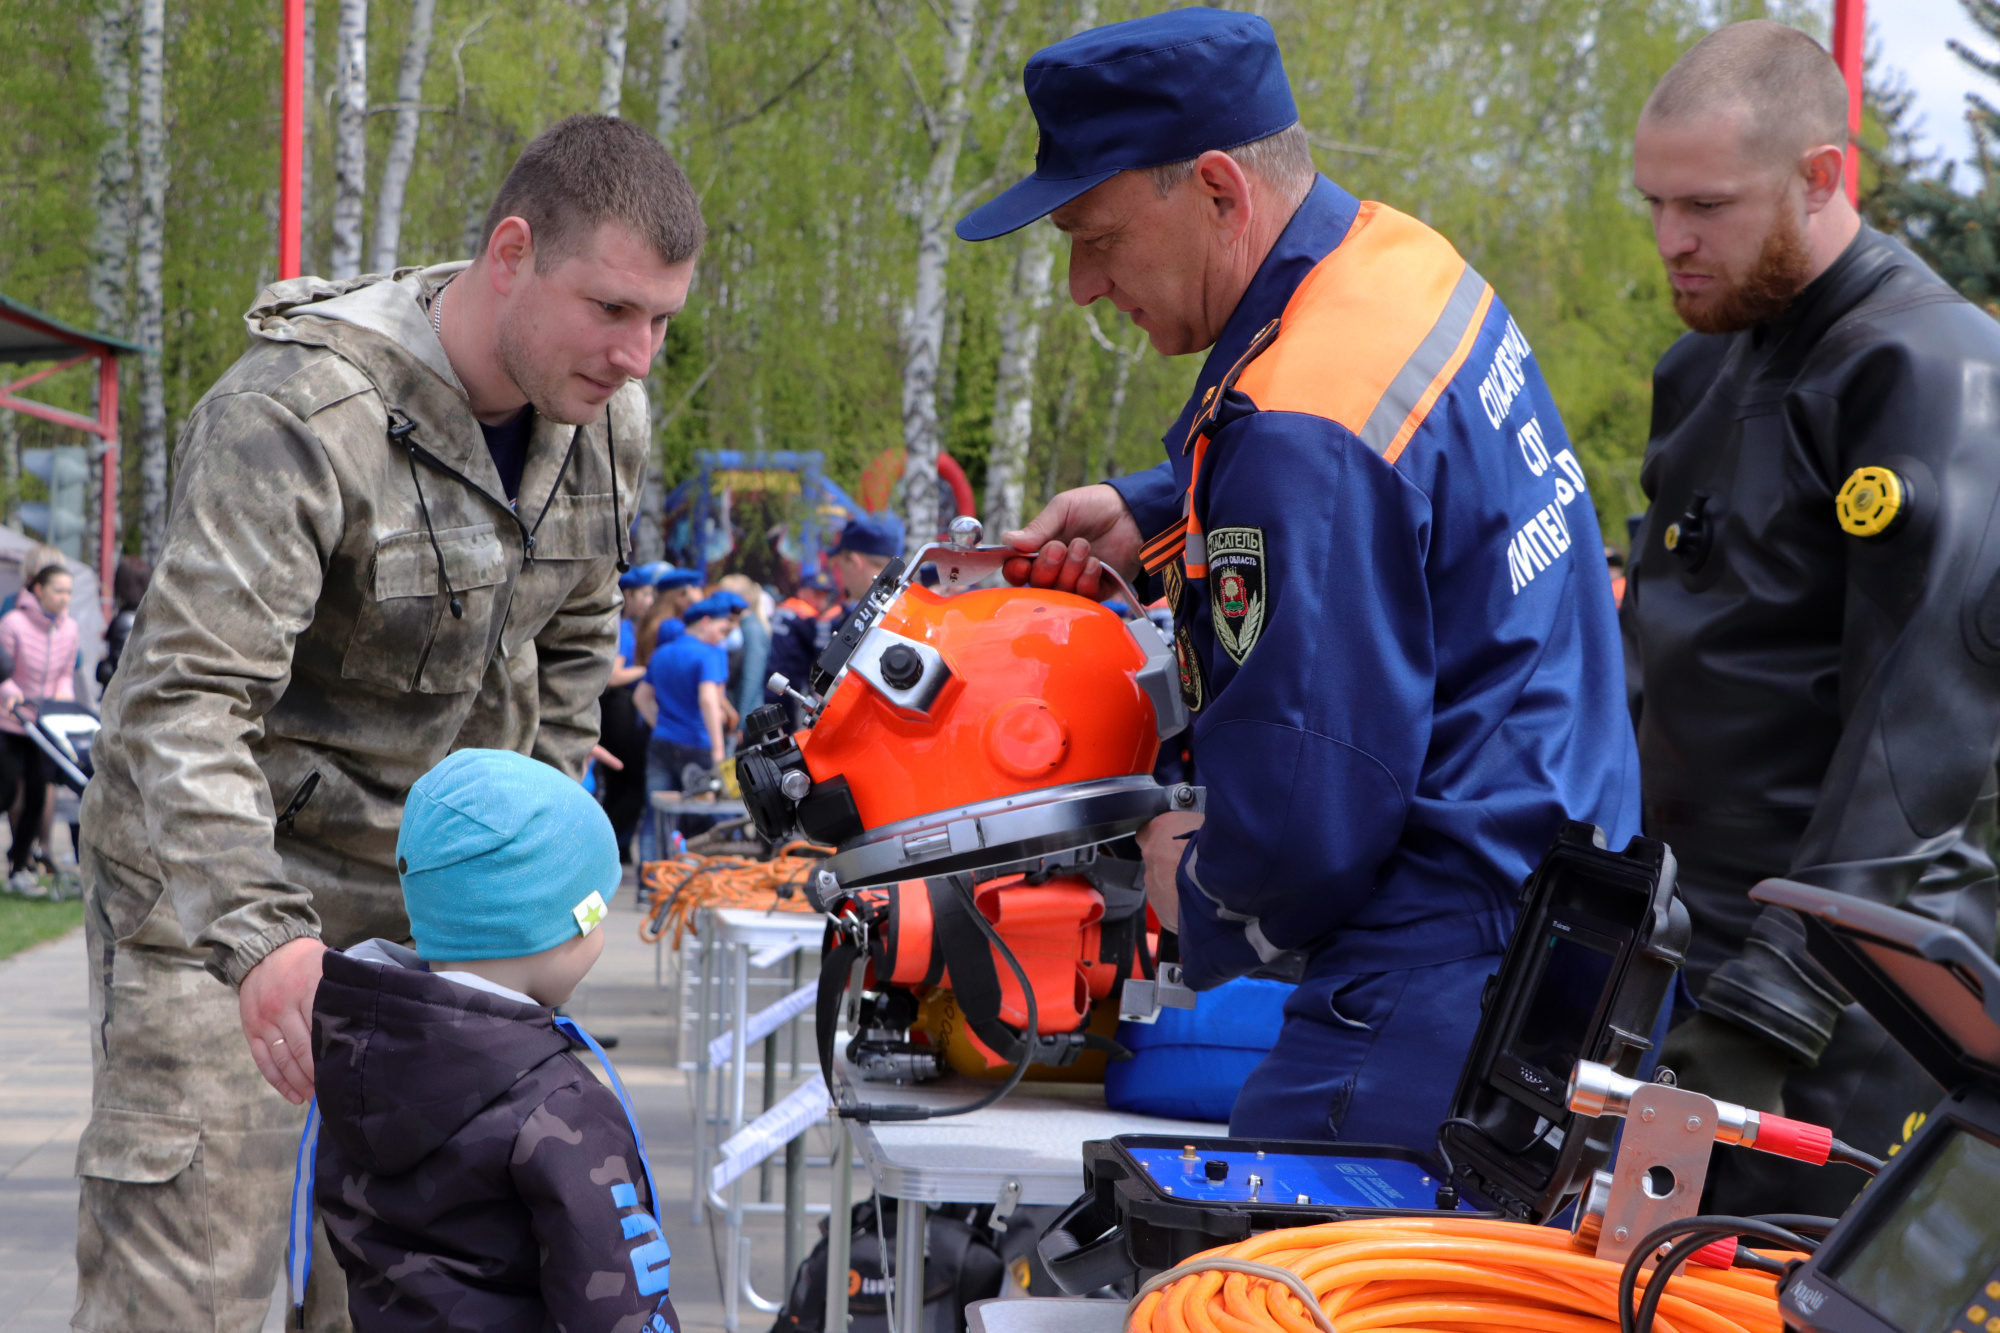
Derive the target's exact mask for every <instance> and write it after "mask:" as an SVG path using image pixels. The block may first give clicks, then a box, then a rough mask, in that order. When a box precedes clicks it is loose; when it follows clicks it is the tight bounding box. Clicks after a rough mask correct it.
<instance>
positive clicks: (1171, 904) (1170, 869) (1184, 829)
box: [1139, 810, 1202, 930]
mask: <svg viewBox="0 0 2000 1333" xmlns="http://www.w3.org/2000/svg"><path fill="white" fill-rule="evenodd" d="M1201 820H1202V817H1201V816H1200V815H1198V814H1195V813H1193V812H1191V811H1182V810H1170V811H1168V812H1167V813H1166V814H1164V815H1157V816H1155V817H1154V818H1153V819H1152V821H1151V822H1149V823H1147V824H1146V825H1145V826H1144V827H1143V828H1141V829H1140V830H1139V854H1140V855H1141V856H1142V857H1144V858H1145V861H1146V902H1147V904H1148V905H1149V906H1151V907H1152V909H1153V915H1154V916H1156V917H1158V918H1159V919H1160V924H1161V925H1162V926H1165V927H1166V928H1167V929H1168V930H1179V929H1180V926H1181V893H1180V880H1179V872H1180V868H1181V855H1182V854H1183V853H1184V852H1186V851H1187V840H1188V839H1189V838H1190V837H1192V836H1193V835H1194V831H1195V830H1196V829H1198V828H1200V827H1201Z"/></svg>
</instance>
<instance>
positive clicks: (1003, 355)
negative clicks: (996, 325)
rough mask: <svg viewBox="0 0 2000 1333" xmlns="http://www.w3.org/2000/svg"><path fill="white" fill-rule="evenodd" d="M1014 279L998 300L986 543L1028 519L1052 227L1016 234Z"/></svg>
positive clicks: (1052, 252) (1037, 226)
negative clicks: (1038, 363) (1037, 364)
mask: <svg viewBox="0 0 2000 1333" xmlns="http://www.w3.org/2000/svg"><path fill="white" fill-rule="evenodd" d="M1019 244H1020V254H1019V255H1018V256H1016V258H1015V260H1014V274H1013V281H1012V282H1011V283H1010V284H1009V285H1008V287H1007V288H1006V289H1005V290H1003V291H1002V292H1001V298H1000V319H999V322H1000V372H999V376H998V378H997V379H996V380H995V381H994V385H993V451H992V452H991V453H990V454H989V455H987V460H986V533H987V538H988V540H990V541H998V540H999V539H1000V534H1001V533H1003V532H1009V531H1012V530H1013V529H1015V528H1018V527H1020V526H1021V523H1022V521H1023V520H1024V519H1025V518H1026V517H1027V514H1026V512H1025V510H1026V508H1027V502H1028V444H1029V441H1030V439H1031V438H1032V436H1033V434H1034V423H1035V360H1036V358H1037V357H1038V356H1039V355H1040V353H1041V346H1042V312H1043V311H1044V310H1046V309H1048V304H1049V271H1050V269H1051V268H1053V267H1054V265H1055V257H1056V229H1055V228H1054V227H1053V226H1051V225H1049V223H1048V222H1046V221H1043V222H1037V223H1036V224H1035V225H1034V226H1032V227H1029V228H1027V229H1026V230H1024V231H1022V232H1021V233H1020V242H1019Z"/></svg>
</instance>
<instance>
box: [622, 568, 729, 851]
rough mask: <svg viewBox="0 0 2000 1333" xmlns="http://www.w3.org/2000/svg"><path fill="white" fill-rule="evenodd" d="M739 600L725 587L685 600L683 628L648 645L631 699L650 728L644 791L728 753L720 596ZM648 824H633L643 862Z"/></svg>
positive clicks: (676, 786) (671, 786)
mask: <svg viewBox="0 0 2000 1333" xmlns="http://www.w3.org/2000/svg"><path fill="white" fill-rule="evenodd" d="M725 599H726V601H725ZM741 601H742V598H740V597H736V596H734V595H732V594H727V593H724V594H718V595H717V596H715V597H709V598H705V599H703V600H702V601H699V602H696V603H695V604H694V605H693V606H690V607H688V608H687V609H686V610H685V611H683V612H682V613H681V615H680V618H679V619H680V623H682V624H683V625H685V626H686V627H687V628H686V632H685V633H683V634H680V635H679V636H677V637H675V638H673V639H671V640H669V641H668V642H666V643H663V644H661V645H660V646H659V647H658V648H656V649H654V650H653V656H652V660H651V661H649V662H647V664H646V678H645V679H644V680H642V681H640V682H639V687H638V690H637V692H636V694H635V696H634V699H633V702H634V703H635V704H636V705H637V706H638V709H639V713H640V715H641V716H642V717H644V718H645V719H646V720H647V721H648V722H650V723H651V724H652V727H653V736H652V740H651V741H650V742H649V743H648V744H647V747H646V794H647V796H648V797H649V798H650V797H651V795H652V794H653V793H654V792H656V791H680V790H681V789H682V777H681V775H682V774H683V773H684V772H685V771H686V770H687V769H688V768H689V767H690V766H692V767H694V768H698V769H702V770H704V771H706V770H710V769H713V768H715V767H717V766H718V765H719V764H721V763H722V761H723V759H724V758H725V757H726V756H727V755H728V753H729V730H730V725H729V712H730V709H729V698H728V695H727V693H726V690H727V686H728V684H729V653H728V652H727V650H725V649H724V648H723V646H722V641H723V640H724V639H726V638H728V637H729V630H730V622H731V620H732V619H733V614H732V612H731V610H730V608H729V606H728V605H727V602H741ZM654 823H655V821H653V820H650V819H648V820H643V821H642V822H641V824H640V828H639V859H640V860H641V861H642V862H643V861H654V860H658V859H659V849H658V845H657V839H656V834H655V831H654Z"/></svg>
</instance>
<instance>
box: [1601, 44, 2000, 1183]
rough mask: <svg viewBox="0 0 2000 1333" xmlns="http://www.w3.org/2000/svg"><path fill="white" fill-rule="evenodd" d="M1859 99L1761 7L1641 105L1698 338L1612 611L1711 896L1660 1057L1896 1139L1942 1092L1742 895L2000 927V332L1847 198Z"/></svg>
mask: <svg viewBox="0 0 2000 1333" xmlns="http://www.w3.org/2000/svg"><path fill="white" fill-rule="evenodd" d="M1846 117H1847V94H1846V88H1845V85H1844V83H1843V81H1842V79H1841V77H1840V75H1839V73H1838V72H1837V70H1836V69H1835V67H1834V64H1833V62H1832V60H1831V59H1829V58H1828V57H1827V55H1826V53H1825V52H1824V51H1822V50H1821V49H1820V47H1819V46H1818V45H1817V44H1816V43H1815V42H1813V41H1812V40H1811V39H1810V38H1808V37H1806V36H1805V35H1804V34H1802V33H1799V32H1797V31H1795V30H1793V29H1790V28H1786V27H1783V26H1781V25H1779V24H1776V23H1769V22H1763V21H1758V22H1750V23H1739V24H1735V25H1733V26H1731V27H1727V28H1724V29H1722V30H1720V31H1718V32H1716V33H1714V34H1713V35H1711V36H1710V37H1708V38H1707V39H1705V40H1704V41H1702V42H1701V43H1700V44H1699V45H1697V46H1696V47H1694V48H1693V49H1692V50H1690V51H1689V52H1688V53H1687V54H1686V55H1685V56H1683V57H1682V59H1681V60H1680V62H1679V63H1678V64H1676V65H1675V66H1674V67H1673V69H1672V70H1670V71H1669V72H1668V74H1667V76H1666V77H1665V78H1664V79H1662V80H1661V82H1660V85H1659V87H1658V88H1657V89H1655V90H1654V92H1653V94H1652V97H1651V98H1650V99H1649V100H1648V102H1647V103H1646V107H1645V110H1644V111H1643V112H1642V114H1641V117H1640V121H1639V126H1638V131H1637V135H1636V140H1635V153H1634V180H1635V183H1636V184H1637V185H1638V188H1639V190H1640V192H1641V193H1642V194H1643V195H1644V196H1645V197H1646V198H1647V200H1648V202H1649V203H1650V204H1651V206H1652V212H1653V225H1654V233H1655V236H1656V238H1657V240H1658V243H1659V250H1660V254H1661V257H1662V258H1663V259H1664V260H1665V261H1666V265H1667V270H1668V276H1669V278H1670V280H1671V281H1672V283H1673V288H1674V304H1675V307H1676V309H1677V310H1678V311H1679V313H1680V315H1681V317H1682V318H1683V319H1684V320H1685V321H1686V323H1687V324H1688V326H1689V327H1690V328H1692V329H1693V330H1694V332H1693V333H1691V334H1688V335H1687V336H1685V337H1683V338H1681V339H1680V341H1678V342H1677V343H1675V344H1674V346H1673V347H1672V349H1671V350H1669V351H1668V352H1667V354H1666V356H1665V357H1663V358H1662V359H1661V361H1660V363H1659V365H1658V367H1657V368H1656V370H1655V371H1654V385H1653V394H1654V397H1653V425H1652V439H1651V440H1650V441H1649V443H1648V445H1647V449H1646V461H1645V465H1644V470H1643V472H1642V473H1641V484H1642V485H1643V486H1644V488H1645V492H1646V496H1647V498H1648V500H1649V501H1650V507H1649V509H1648V511H1647V515H1646V520H1645V524H1644V527H1643V528H1642V529H1641V530H1640V532H1639V534H1638V536H1637V538H1636V540H1635V542H1634V552H1633V554H1634V562H1633V568H1632V574H1631V579H1630V582H1629V584H1628V588H1627V592H1626V601H1625V606H1624V611H1623V622H1624V632H1625V644H1626V658H1627V667H1628V673H1629V676H1630V680H1631V682H1632V715H1633V720H1634V723H1635V725H1636V726H1637V729H1638V739H1639V761H1640V771H1641V776H1642V781H1643V786H1644V793H1645V824H1646V832H1647V833H1649V834H1651V835H1652V836H1654V837H1657V838H1661V839H1663V840H1665V841H1666V842H1667V843H1668V844H1670V845H1671V846H1672V847H1673V849H1674V853H1675V855H1676V856H1677V857H1678V858H1679V860H1680V885H1681V892H1682V894H1683V895H1684V897H1685V899H1686V901H1687V904H1688V907H1689V910H1690V912H1691V913H1692V915H1693V917H1694V922H1695V936H1694V943H1693V946H1692V948H1691V949H1690V955H1689V960H1688V968H1687V970H1686V973H1685V977H1686V980H1687V982H1688V983H1689V987H1690V990H1691V992H1692V995H1693V997H1694V998H1695V999H1696V1001H1697V1002H1698V1004H1699V1009H1698V1011H1696V1012H1692V1013H1686V1012H1684V1013H1682V1014H1678V1015H1677V1018H1679V1019H1680V1021H1679V1023H1678V1024H1677V1026H1675V1028H1674V1029H1673V1031H1672V1032H1671V1033H1670V1034H1669V1036H1668V1038H1667V1043H1666V1046H1665V1047H1664V1049H1663V1051H1662V1054H1661V1063H1663V1064H1665V1065H1667V1066H1669V1067H1671V1068H1672V1069H1673V1070H1675V1072H1676V1073H1677V1075H1678V1076H1679V1079H1680V1082H1681V1084H1682V1085H1683V1086H1686V1087H1690V1088H1694V1089H1696V1090H1697V1091H1700V1092H1704V1093H1707V1094H1709V1095H1711V1096H1714V1097H1718V1098H1721V1099H1725V1100H1729V1101H1735V1102H1740V1103H1744V1104H1747V1105H1749V1106H1752V1107H1756V1108H1759V1109H1764V1110H1770V1111H1781V1112H1782V1113H1783V1114H1785V1115H1789V1116H1793V1117H1796V1118H1798V1119H1802V1120H1807V1121H1812V1122H1815V1123H1818V1124H1822V1125H1827V1126H1829V1127H1831V1128H1832V1129H1833V1132H1834V1133H1835V1135H1836V1136H1838V1137H1839V1138H1841V1139H1844V1140H1845V1141H1847V1142H1848V1143H1851V1144H1853V1145H1854V1146H1856V1147H1858V1148H1861V1149H1863V1150H1864V1151H1866V1152H1869V1153H1873V1154H1876V1155H1878V1156H1883V1155H1887V1154H1888V1153H1890V1152H1893V1151H1894V1150H1895V1149H1896V1147H1897V1146H1898V1145H1899V1144H1901V1143H1902V1142H1903V1141H1904V1140H1906V1139H1907V1138H1908V1136H1909V1133H1910V1132H1911V1131H1912V1130H1913V1129H1914V1128H1915V1126H1916V1125H1917V1124H1918V1123H1920V1121H1921V1117H1922V1115H1923V1113H1924V1112H1926V1111H1928V1110H1929V1109H1930V1108H1931V1107H1932V1106H1933V1105H1935V1104H1936V1102H1937V1101H1938V1100H1939V1099H1940V1097H1941V1095H1942V1094H1941V1090H1940V1089H1939V1088H1938V1087H1937V1086H1936V1085H1935V1084H1934V1083H1932V1082H1931V1081H1930V1080H1929V1079H1928V1078H1926V1077H1925V1076H1924V1074H1923V1073H1922V1071H1921V1070H1920V1069H1919V1068H1918V1067H1917V1066H1916V1065H1915V1063H1914V1062H1913V1061H1911V1060H1910V1059H1909V1057H1908V1056H1906V1055H1905V1054H1904V1053H1903V1052H1902V1050H1901V1048H1899V1047H1898V1046H1896V1045H1895V1043H1894V1042H1893V1041H1891V1040H1890V1039H1889V1038H1888V1036H1887V1034H1886V1033H1885V1032H1884V1031H1883V1029H1882V1028H1881V1027H1880V1026H1878V1025H1877V1024H1876V1023H1875V1022H1874V1021H1873V1020H1872V1019H1871V1018H1869V1017H1868V1016H1867V1015H1866V1014H1865V1013H1863V1012H1862V1011H1861V1010H1860V1008H1859V1007H1858V1006H1856V1005H1855V1004H1853V1003H1852V1002H1851V1001H1850V999H1849V997H1848V996H1847V995H1846V994H1845V993H1844V992H1843V991H1842V990H1841V988H1840V987H1839V986H1838V984H1836V983H1835V982H1834V981H1833V979H1832V978H1831V977H1830V976H1828V975H1827V973H1826V972H1824V971H1823V970H1822V969H1821V968H1820V967H1819V966H1818V965H1817V964H1816V963H1814V962H1813V960H1812V959H1811V957H1810V956H1809V954H1808V952H1807V949H1806V941H1805V932H1804V929H1803V927H1802V926H1801V924H1800V922H1799V920H1798V919H1797V918H1796V917H1795V916H1794V915H1793V914H1791V913H1789V912H1785V911H1781V910H1777V909H1769V908H1760V907H1759V905H1758V904H1756V903H1754V902H1752V901H1751V900H1750V898H1749V897H1748V893H1749V890H1750V889H1751V887H1752V886H1753V885H1755V884H1756V883H1757V882H1758V881H1759V880H1762V879H1765V878H1767V877H1772V876H1785V877H1789V878H1791V879H1795V880H1799V881H1803V882H1805V883H1808V884H1813V885H1817V886H1819V887H1821V888H1826V889H1833V890H1838V891H1840V892H1843V893H1850V894H1853V895H1855V896H1856V897H1858V898H1864V899H1868V900H1870V901H1873V902H1880V903H1888V904H1892V905H1894V906H1897V907H1900V908H1903V909H1905V910H1907V911H1911V912H1917V913H1921V914H1923V915H1925V916H1928V917H1931V918H1934V919H1936V920H1939V921H1944V922H1948V923H1950V924H1952V925H1954V926H1956V927H1958V928H1959V929H1960V930H1963V931H1964V932H1965V933H1966V934H1968V935H1970V936H1971V937H1972V938H1973V939H1974V940H1977V941H1979V942H1981V943H1982V944H1984V945H1986V946H1987V947H1989V948H1990V947H1992V944H1993V940H1994V928H1995V912H1996V901H2000V898H1996V882H1995V874H1994V867H1993V862H1992V860H1991V859H1990V858H1989V856H1988V852H1987V840H1988V838H1989V836H1990V835H1991V833H1992V829H1993V819H1994V760H1995V750H1996V742H2000V582H1996V571H2000V510H1996V507H1995V498H1996V495H2000V325H1996V324H1995V322H1994V321H1993V320H1992V319H1991V318H1989V317H1988V316H1987V315H1986V314H1984V313H1983V312H1981V311H1980V310H1979V309H1978V308H1977V307H1975V306H1972V305H1970V304H1968V303H1967V302H1966V301H1965V300H1964V299H1963V298H1961V297H1960V296H1958V294H1957V293H1955V292H1954V291H1952V290H1951V288H1949V287H1948V286H1946V285H1945V284H1944V283H1943V282H1942V281H1940V280H1939V279H1938V277H1937V276H1936V275H1935V274H1934V273H1932V272H1931V271H1930V269H1928V268H1926V267H1925V266H1924V264H1923V263H1922V262H1921V261H1920V260H1918V259H1917V258H1916V257H1915V256H1914V255H1912V254H1911V253H1910V252H1909V251H1908V250H1906V249H1905V248H1904V247H1903V246H1902V245H1900V244H1898V243H1897V242H1895V241H1893V240H1891V239H1889V238H1888V237H1886V236H1884V235H1882V234H1880V233H1879V232H1876V231H1874V230H1873V229H1871V228H1869V227H1867V226H1865V225H1863V224H1862V223H1861V221H1860V219H1859V217H1858V216H1857V215H1856V214H1855V212H1854V209H1853V208H1852V206H1851V205H1850V204H1849V202H1848V199H1847V195H1846V193H1845V191H1844V189H1843V187H1842V172H1843V158H1844V151H1843V150H1844V146H1845V144H1846V142H1847V133H1846ZM1864 1183H1865V1181H1864V1178H1863V1177H1862V1176H1861V1174H1860V1173H1859V1172H1858V1171H1855V1170H1853V1169H1850V1168H1846V1167H1838V1166H1835V1167H1824V1168H1813V1167H1808V1166H1803V1165H1800V1164H1796V1163H1791V1162H1787V1161H1783V1160H1781V1159H1778V1158H1774V1157H1769V1156H1766V1155H1763V1154H1759V1153H1754V1152H1746V1151H1742V1150H1729V1149H1718V1150H1717V1152H1716V1155H1715V1160H1714V1170H1713V1172H1712V1174H1711V1176H1710V1184H1709V1193H1708V1199H1707V1205H1706V1207H1705V1209H1704V1211H1711V1212H1726V1213H1755V1212H1764V1211H1783V1212H1802V1213H1824V1214H1838V1213H1839V1212H1840V1211H1841V1210H1842V1209H1843V1208H1844V1207H1845V1205H1846V1203H1847V1202H1848V1201H1849V1200H1850V1199H1852V1197H1853V1196H1854V1194H1855V1193H1856V1192H1857V1191H1858V1190H1859V1189H1860V1187H1861V1186H1862V1185H1863V1184H1864Z"/></svg>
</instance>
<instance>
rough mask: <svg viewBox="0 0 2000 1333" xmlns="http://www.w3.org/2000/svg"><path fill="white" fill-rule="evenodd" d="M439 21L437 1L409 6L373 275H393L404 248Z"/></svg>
mask: <svg viewBox="0 0 2000 1333" xmlns="http://www.w3.org/2000/svg"><path fill="white" fill-rule="evenodd" d="M436 17H437V0H413V2H412V4H411V5H410V36H409V40H407V41H405V42H404V43H403V63H402V64H401V65H400V66H398V67H397V69H396V127H395V129H394V130H392V131H391V132H390V134H389V153H388V156H387V157H385V158H384V159H383V161H382V189H381V191H380V192H379V193H377V194H376V196H375V246H374V249H375V253H374V255H373V256H372V257H371V258H370V259H369V261H368V269H369V271H370V272H372V273H389V272H392V271H393V270H394V269H395V267H396V252H397V251H398V250H400V249H401V248H402V243H403V195H404V192H405V191H406V190H408V188H409V184H410V169H411V167H412V166H414V165H415V163H416V160H417V130H418V128H419V127H420V126H421V124H422V120H423V111H422V109H421V108H420V107H419V105H418V104H419V103H420V102H421V101H422V100H423V96H424V70H425V69H426V68H427V67H428V66H429V64H430V58H431V24H432V21H433V20H434V19H435V18H436ZM363 96H364V97H365V96H366V92H365V90H364V92H363ZM357 217H358V214H357Z"/></svg>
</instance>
